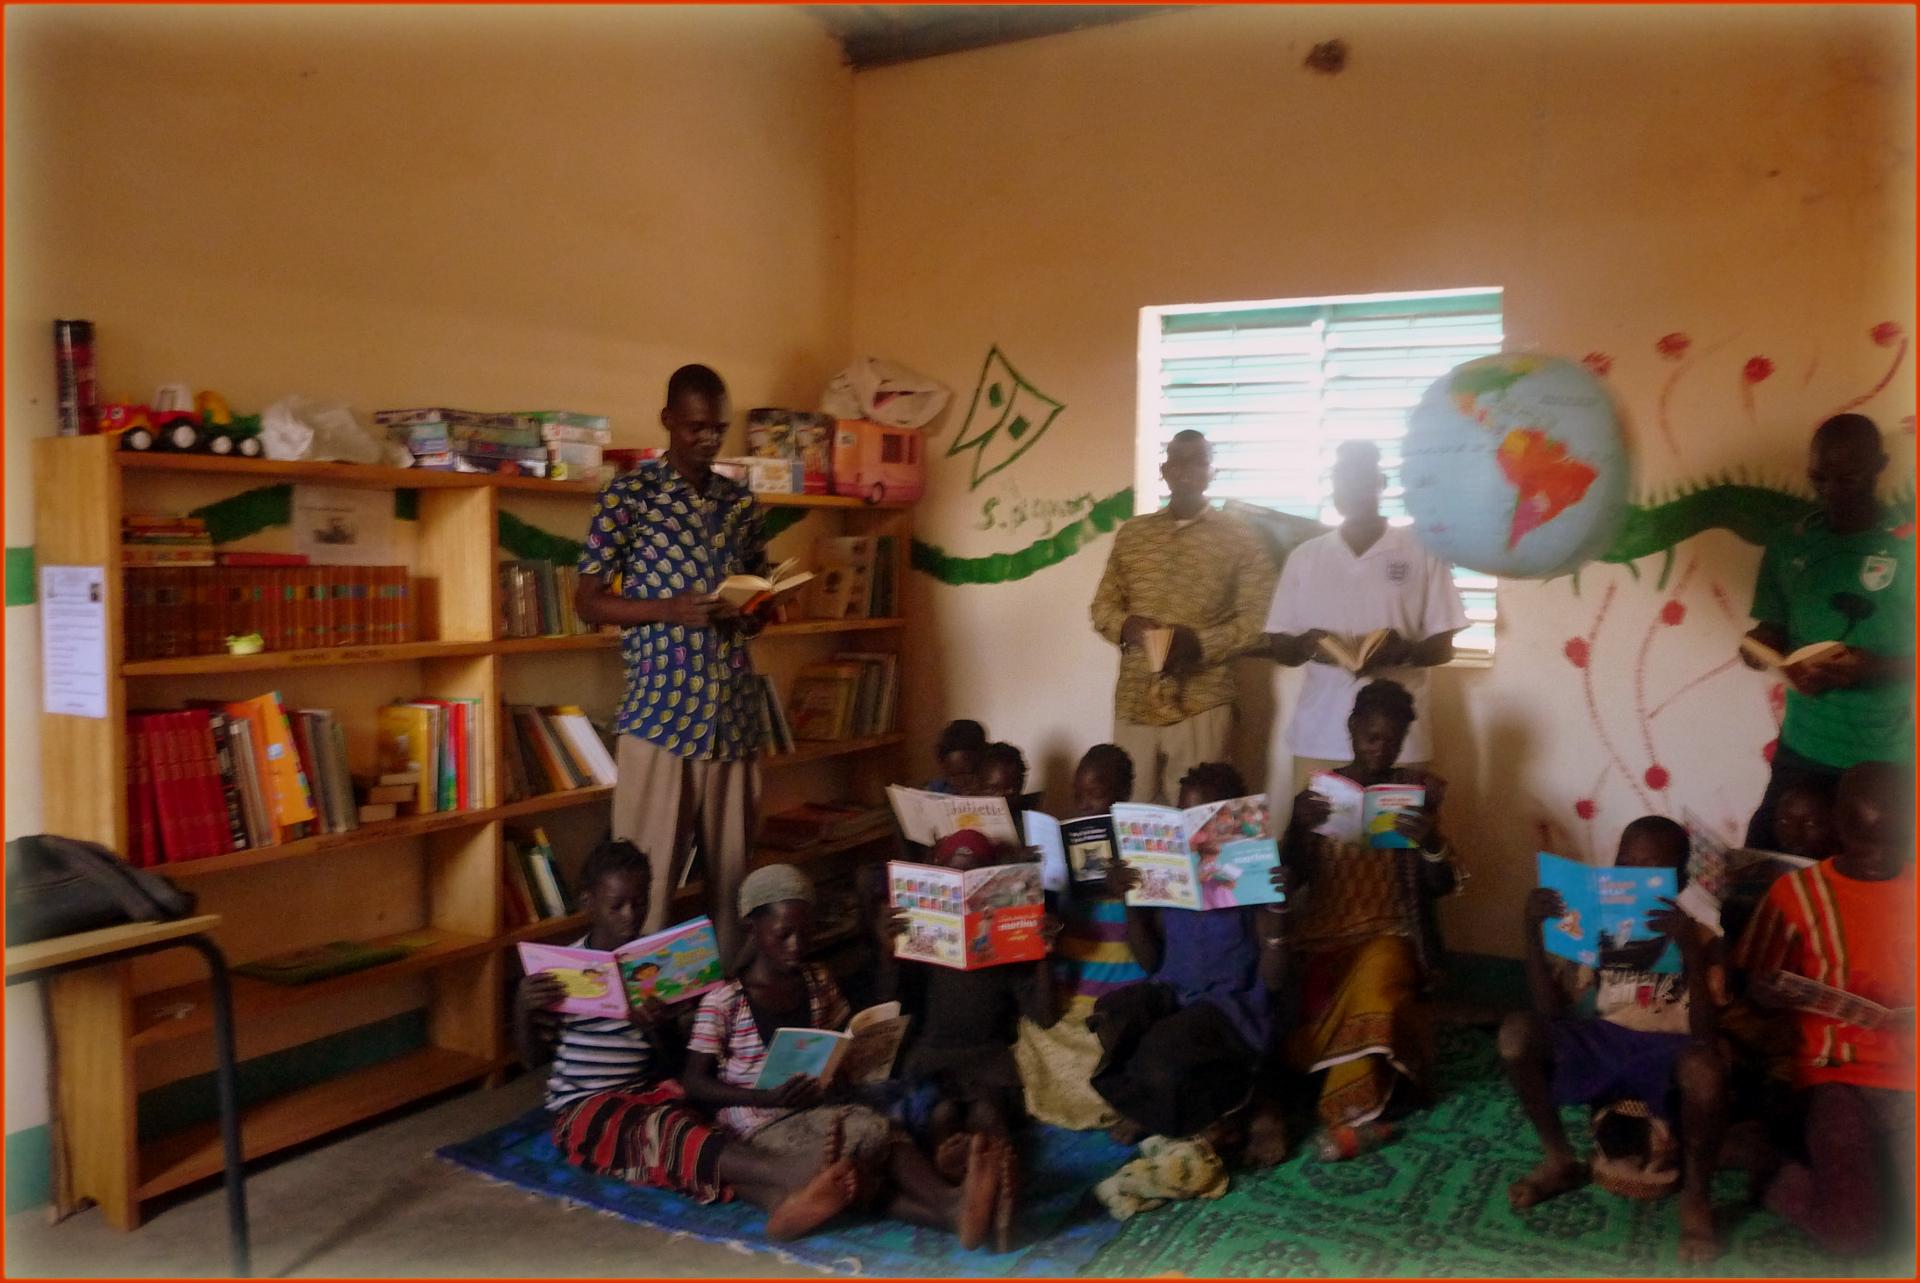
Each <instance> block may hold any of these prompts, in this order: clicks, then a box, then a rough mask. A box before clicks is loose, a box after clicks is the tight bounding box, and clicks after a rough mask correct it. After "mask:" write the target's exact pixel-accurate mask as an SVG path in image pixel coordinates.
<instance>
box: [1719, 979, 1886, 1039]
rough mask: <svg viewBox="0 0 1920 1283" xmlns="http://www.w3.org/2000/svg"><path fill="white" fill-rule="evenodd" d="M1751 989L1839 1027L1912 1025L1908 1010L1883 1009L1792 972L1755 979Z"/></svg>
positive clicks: (1851, 994)
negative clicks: (1826, 1018) (1837, 1023)
mask: <svg viewBox="0 0 1920 1283" xmlns="http://www.w3.org/2000/svg"><path fill="white" fill-rule="evenodd" d="M1754 987H1755V988H1756V989H1757V990H1759V991H1760V992H1762V993H1764V994H1766V995H1767V997H1768V998H1770V999H1771V1000H1772V1001H1774V1002H1777V1003H1782V1004H1784V1005H1786V1006H1789V1007H1792V1008H1793V1009H1794V1010H1795V1011H1805V1012H1808V1013H1810V1014H1812V1015H1816V1016H1826V1017H1828V1018H1829V1019H1832V1020H1838V1021H1840V1022H1841V1023H1842V1024H1849V1025H1859V1026H1860V1027H1861V1028H1862V1029H1885V1028H1889V1027H1891V1026H1897V1025H1901V1024H1908V1025H1910V1024H1912V1023H1913V1008H1912V1007H1883V1006H1881V1005H1880V1004H1879V1003H1877V1002H1875V1001H1873V999H1871V998H1863V997H1861V996H1860V995H1859V994H1857V993H1851V992H1849V991H1848V990H1845V989H1836V988H1835V987H1834V986H1832V985H1829V984H1822V983H1821V982H1820V981H1818V980H1813V979H1809V978H1808V977H1806V976H1803V975H1800V974H1799V973H1798V972H1794V971H1769V972H1767V973H1765V974H1764V975H1763V976H1758V977H1755V979H1754Z"/></svg>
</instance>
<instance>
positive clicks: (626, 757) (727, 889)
mask: <svg viewBox="0 0 1920 1283" xmlns="http://www.w3.org/2000/svg"><path fill="white" fill-rule="evenodd" d="M615 764H616V765H617V766H618V767H619V771H620V775H619V782H618V783H616V784H615V785H614V788H613V836H614V837H616V838H625V839H626V840H627V841H629V842H631V843H633V844H634V845H635V846H637V847H639V848H640V849H641V850H642V851H645V852H646V853H647V857H648V860H649V862H650V863H651V865H652V873H653V885H652V886H651V888H650V893H651V894H650V895H649V897H648V900H647V924H646V927H645V928H644V931H646V932H648V933H651V932H654V931H658V930H660V929H661V928H663V927H665V926H666V925H667V924H668V916H667V915H668V913H669V911H670V910H671V908H672V904H671V901H672V899H673V892H674V888H675V887H677V886H678V885H679V882H680V874H681V871H682V870H683V869H685V868H686V867H687V860H688V859H689V858H691V856H692V852H693V841H694V835H695V833H696V832H697V833H698V834H699V837H700V851H701V855H702V859H703V861H704V864H705V867H704V868H703V869H702V870H701V877H702V880H703V881H704V883H705V884H706V892H707V916H708V917H710V918H712V919H713V928H714V931H715V932H716V933H717V934H718V935H719V937H720V953H721V956H722V957H724V958H732V957H733V952H734V948H735V946H736V945H737V944H738V941H739V936H740V923H739V917H740V915H739V913H738V911H737V908H736V906H737V904H738V899H739V893H740V883H741V881H742V879H744V878H745V877H746V876H747V862H748V860H749V858H750V857H751V855H752V853H753V829H754V823H755V820H756V818H757V817H756V807H757V803H758V801H759V796H760V768H759V764H758V763H756V762H754V761H753V760H752V759H747V760H744V761H736V762H715V761H708V760H703V759H698V758H690V757H681V756H680V755H679V754H677V753H669V752H668V751H667V750H665V749H663V748H659V747H657V746H655V745H653V744H650V743H648V742H647V741H646V740H643V739H641V738H640V737H639V736H638V735H622V736H621V737H620V747H619V754H618V758H617V760H616V763H615Z"/></svg>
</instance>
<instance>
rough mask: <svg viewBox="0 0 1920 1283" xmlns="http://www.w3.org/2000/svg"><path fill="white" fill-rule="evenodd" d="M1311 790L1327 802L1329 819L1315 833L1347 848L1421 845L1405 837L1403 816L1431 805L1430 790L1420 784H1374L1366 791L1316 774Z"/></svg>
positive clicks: (1336, 777)
mask: <svg viewBox="0 0 1920 1283" xmlns="http://www.w3.org/2000/svg"><path fill="white" fill-rule="evenodd" d="M1307 787H1308V788H1310V789H1312V790H1313V791H1314V792H1315V793H1318V794H1319V795H1320V796H1321V797H1324V798H1326V799H1327V806H1328V812H1327V818H1326V820H1325V822H1324V823H1322V824H1321V825H1320V827H1318V828H1316V829H1315V830H1314V832H1315V833H1319V834H1323V835H1325V836H1326V837H1330V838H1332V839H1333V840H1334V841H1336V842H1339V843H1342V844H1343V845H1347V846H1370V847H1375V848H1379V849H1390V848H1402V849H1404V848H1407V847H1411V846H1414V845H1417V844H1416V843H1414V842H1413V841H1411V840H1410V839H1408V838H1406V837H1404V836H1402V835H1401V833H1400V830H1399V827H1398V825H1399V820H1400V817H1401V816H1402V815H1405V814H1409V813H1411V812H1414V811H1418V810H1419V809H1420V808H1421V807H1423V806H1425V805H1426V804H1427V790H1426V789H1425V788H1423V787H1421V786H1420V785H1418V784H1373V785H1369V786H1367V787H1365V788H1362V787H1361V786H1360V785H1358V784H1356V783H1354V782H1353V781H1352V780H1350V779H1348V778H1347V777H1346V776H1344V775H1336V774H1334V773H1333V772H1332V771H1315V772H1314V773H1313V775H1312V776H1311V777H1310V778H1309V779H1308V781H1307Z"/></svg>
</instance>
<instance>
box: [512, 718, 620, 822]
mask: <svg viewBox="0 0 1920 1283" xmlns="http://www.w3.org/2000/svg"><path fill="white" fill-rule="evenodd" d="M507 719H508V724H509V725H510V727H511V728H512V732H513V733H512V735H511V736H510V737H509V738H508V740H507V746H506V759H507V800H508V801H519V800H520V799H521V798H526V797H536V796H538V795H540V794H542V793H561V792H565V791H566V790H568V789H578V788H593V787H596V786H611V785H612V784H613V783H614V780H615V779H616V777H617V772H616V770H615V768H614V763H613V753H612V751H611V750H610V749H609V748H608V745H607V742H606V740H605V739H603V738H602V737H601V734H600V731H599V729H598V728H597V727H596V726H594V724H593V721H592V719H591V718H589V717H588V716H587V715H586V713H585V711H584V710H582V709H581V708H579V707H578V706H576V705H573V704H560V705H556V706H554V707H551V708H535V707H534V706H533V705H531V704H515V705H513V706H512V707H510V708H509V709H508V710H507Z"/></svg>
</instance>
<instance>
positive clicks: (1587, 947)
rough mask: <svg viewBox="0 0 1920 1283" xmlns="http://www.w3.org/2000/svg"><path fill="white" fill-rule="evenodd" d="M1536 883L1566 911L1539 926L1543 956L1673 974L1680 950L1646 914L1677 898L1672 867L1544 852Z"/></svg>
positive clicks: (1586, 963)
mask: <svg viewBox="0 0 1920 1283" xmlns="http://www.w3.org/2000/svg"><path fill="white" fill-rule="evenodd" d="M1538 867H1539V881H1540V885H1541V886H1543V887H1546V888H1548V889H1549V890H1553V891H1558V892H1559V893H1560V899H1561V900H1562V901H1564V902H1565V904H1566V909H1567V911H1566V913H1565V914H1564V915H1562V916H1561V917H1559V918H1555V919H1552V920H1550V921H1548V922H1546V923H1544V924H1542V926H1541V928H1540V934H1541V938H1542V941H1543V942H1544V943H1545V945H1546V948H1547V952H1548V953H1551V954H1554V955H1555V956H1557V957H1561V958H1565V959H1567V960H1568V961H1570V962H1577V963H1579V964H1580V965H1581V966H1584V967H1606V968H1610V969H1611V968H1622V969H1627V970H1632V971H1655V972H1661V973H1668V974H1670V973H1673V972H1676V971H1678V970H1679V969H1680V952H1679V950H1678V948H1676V947H1675V946H1674V943H1673V941H1672V940H1670V939H1668V938H1667V937H1666V936H1663V935H1661V934H1659V933H1658V932H1656V931H1655V930H1654V929H1653V928H1652V927H1651V926H1649V925H1648V924H1647V916H1648V915H1649V914H1652V913H1657V912H1658V911H1659V910H1661V909H1662V908H1664V907H1665V906H1664V905H1663V904H1662V903H1661V902H1662V901H1663V900H1671V899H1673V898H1674V897H1675V896H1676V895H1677V894H1678V889H1679V888H1678V884H1679V878H1678V876H1677V875H1676V874H1675V872H1674V870H1672V869H1643V868H1623V867H1618V866H1614V865H1592V864H1581V863H1579V862H1578V861H1576V860H1568V859H1563V858H1561V857H1560V856H1557V855H1550V854H1548V853H1547V852H1545V851H1542V852H1540V853H1539V856H1538Z"/></svg>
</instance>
